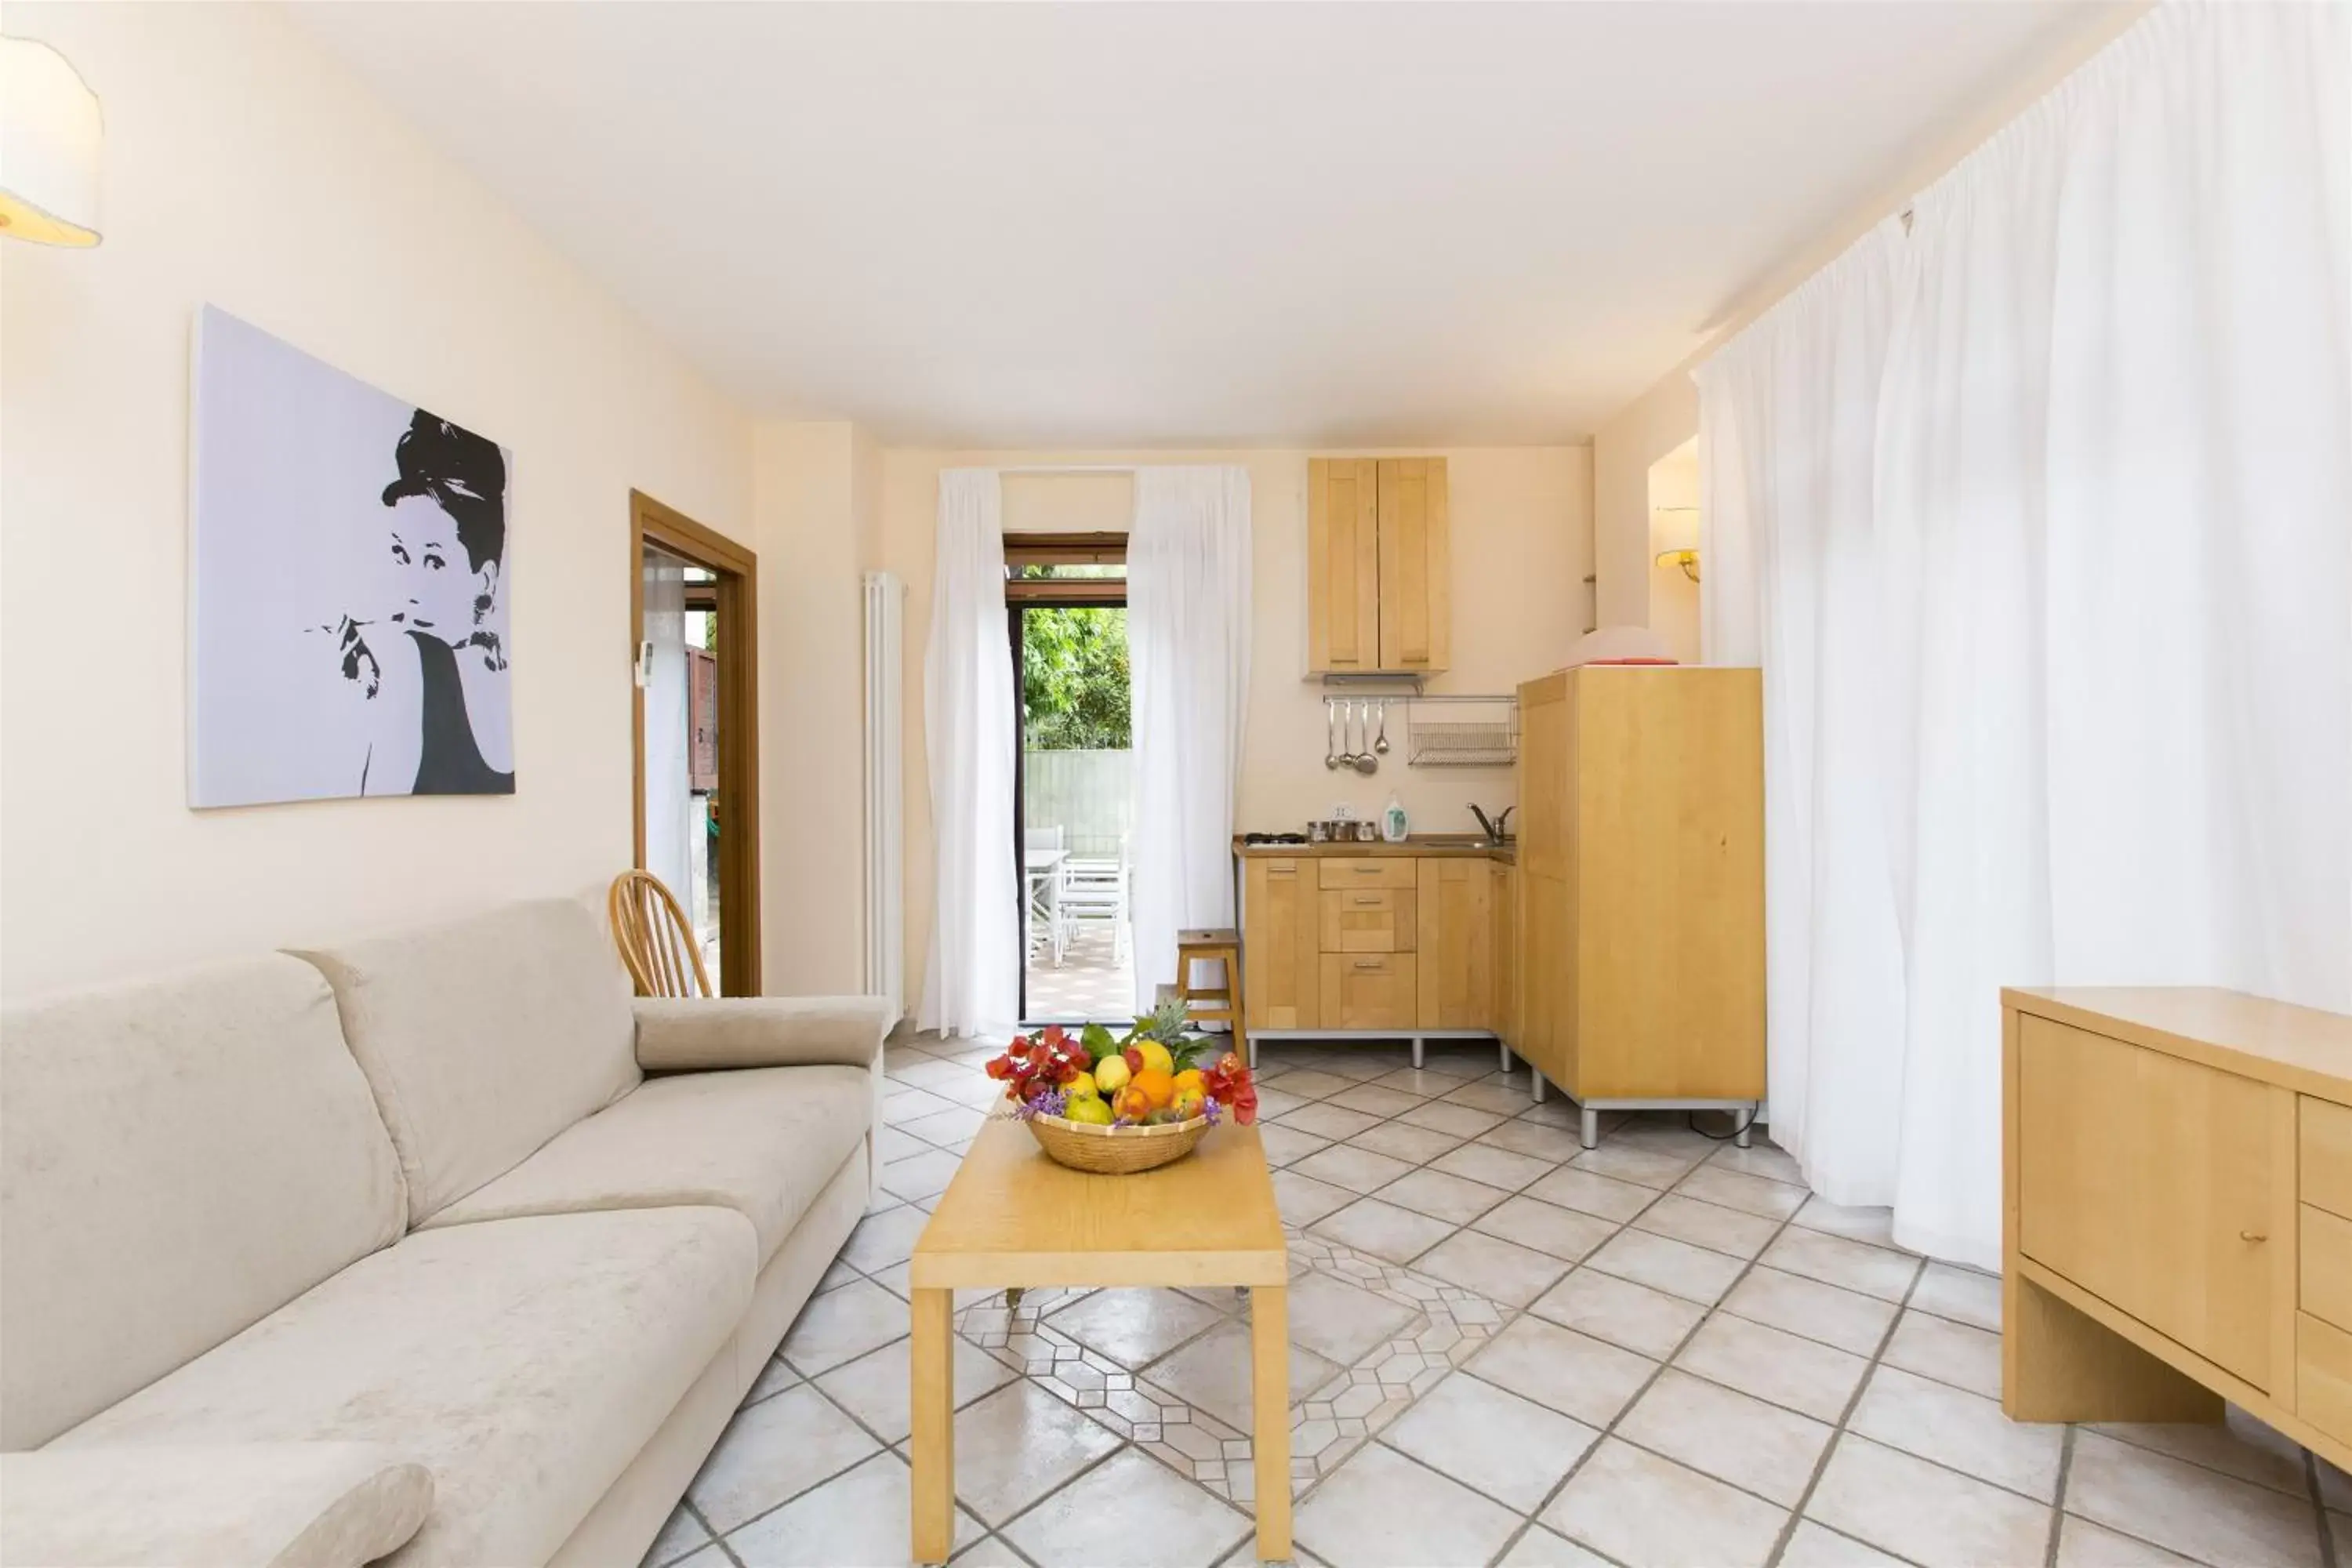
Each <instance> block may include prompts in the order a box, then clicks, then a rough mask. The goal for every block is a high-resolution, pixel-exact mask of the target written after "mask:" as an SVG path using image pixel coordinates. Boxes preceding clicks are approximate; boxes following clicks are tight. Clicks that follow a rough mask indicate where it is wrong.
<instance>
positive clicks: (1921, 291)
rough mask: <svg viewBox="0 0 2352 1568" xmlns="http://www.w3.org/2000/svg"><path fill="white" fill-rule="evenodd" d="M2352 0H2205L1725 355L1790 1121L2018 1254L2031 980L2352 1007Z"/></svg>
mask: <svg viewBox="0 0 2352 1568" xmlns="http://www.w3.org/2000/svg"><path fill="white" fill-rule="evenodd" d="M2347 142H2352V103H2347V14H2346V11H2345V8H2344V7H2341V6H2323V5H2313V6H2299V5H2221V6H2205V5H2193V4H2174V5H2166V6H2164V7H2162V8H2160V9H2158V11H2157V12H2155V13H2154V14H2153V15H2151V16H2148V17H2147V18H2146V19H2145V20H2143V21H2142V22H2140V23H2139V24H2138V25H2137V26H2135V27H2133V28H2132V29H2131V30H2130V31H2129V32H2127V33H2126V34H2125V35H2124V36H2123V37H2121V38H2119V39H2118V40H2116V43H2115V44H2113V45H2112V46H2110V47H2108V48H2107V49H2105V51H2103V52H2102V53H2101V54H2100V55H2099V56H2098V57H2096V58H2094V59H2093V60H2092V61H2091V62H2090V63H2089V64H2087V65H2086V66H2084V68H2082V69H2081V70H2079V71H2078V72H2076V73H2075V74H2074V76H2073V77H2072V78H2070V79H2068V80H2067V81H2066V82H2065V83H2064V84H2063V85H2062V86H2061V87H2060V88H2059V89H2057V90H2056V91H2055V92H2053V94H2051V95H2050V96H2049V97H2048V98H2046V99H2044V100H2042V101H2041V102H2040V103H2038V104H2036V105H2035V106H2034V107H2033V108H2032V110H2028V111H2027V112H2026V113H2025V114H2024V115H2023V116H2021V118H2020V119H2019V120H2017V121H2014V122H2012V123H2011V125H2009V126H2008V127H2006V128H2005V129H2004V130H2002V131H2001V132H2000V133H1998V134H1997V135H1996V136H1995V137H1994V138H1993V139H1992V140H1991V141H1990V142H1988V143H1987V144H1986V145H1985V146H1984V147H1982V148H1981V149H1979V151H1978V152H1977V153H1973V154H1972V155H1970V157H1969V159H1968V160H1966V161H1965V162H1964V163H1961V164H1960V166H1959V167H1958V168H1957V169H1956V170H1954V171H1953V173H1952V174H1949V175H1948V176H1947V177H1946V178H1945V179H1943V180H1941V181H1939V182H1938V183H1937V184H1935V185H1934V186H1932V187H1931V188H1929V189H1928V190H1927V191H1925V192H1923V193H1921V194H1920V195H1919V197H1918V198H1917V200H1916V203H1915V204H1914V209H1913V221H1912V223H1911V225H1910V227H1909V231H1908V233H1907V234H1906V233H1905V232H1904V230H1903V228H1902V226H1899V225H1895V224H1889V225H1888V226H1885V227H1883V228H1882V229H1880V230H1879V231H1877V232H1875V233H1874V234H1872V235H1871V236H1869V237H1867V238H1865V239H1864V241H1863V242H1862V243H1861V244H1860V245H1858V246H1857V247H1855V248H1854V249H1853V251H1852V252H1849V253H1848V255H1847V256H1845V257H1844V258H1841V259H1840V261H1839V262H1837V263H1835V264H1833V266H1832V268H1830V269H1829V270H1828V271H1827V272H1825V273H1824V274H1822V276H1821V277H1820V278H1817V279H1814V280H1813V281H1812V282H1811V283H1810V284H1808V285H1807V286H1806V287H1805V289H1801V290H1800V291H1799V292H1798V293H1797V294H1796V295H1794V296H1792V297H1791V298H1790V300H1787V301H1784V302H1783V303H1782V304H1781V305H1780V306H1779V307H1777V308H1776V309H1775V310H1773V311H1772V312H1771V313H1769V315H1767V316H1766V317H1765V318H1764V319H1763V320H1762V321H1759V322H1758V323H1757V324H1756V326H1754V327H1753V328H1751V329H1749V331H1747V332H1746V333H1744V334H1742V335H1741V336H1740V337H1739V338H1738V339H1736V340H1734V341H1733V342H1732V343H1731V344H1730V345H1728V346H1727V348H1726V349H1725V350H1724V351H1723V352H1722V353H1720V354H1718V355H1717V356H1716V357H1715V358H1714V359H1712V360H1710V361H1709V362H1708V363H1706V364H1705V365H1703V366H1702V367H1700V370H1699V372H1698V380H1699V385H1700V391H1701V399H1702V401H1701V410H1702V413H1701V442H1702V462H1703V464H1704V467H1705V470H1706V486H1707V490H1708V495H1707V500H1706V507H1707V510H1706V514H1705V515H1706V519H1707V523H1708V527H1709V530H1710V540H1709V542H1708V543H1707V545H1706V548H1707V549H1708V550H1709V551H1710V554H1709V557H1708V562H1709V565H1708V572H1707V581H1706V583H1705V584H1703V585H1702V588H1703V593H1704V594H1705V596H1706V602H1705V604H1704V605H1703V607H1702V614H1703V618H1704V622H1705V626H1706V637H1707V647H1708V649H1709V657H1710V658H1717V659H1719V660H1726V661H1733V662H1745V661H1748V660H1754V661H1758V662H1760V663H1761V664H1762V665H1763V667H1764V671H1765V709H1766V724H1767V737H1766V755H1765V777H1766V814H1767V826H1766V834H1767V841H1768V855H1769V859H1768V891H1767V900H1766V906H1767V907H1766V919H1767V927H1768V945H1769V951H1770V952H1771V961H1770V998H1769V1052H1770V1058H1769V1059H1770V1068H1769V1073H1770V1095H1771V1107H1772V1118H1773V1133H1774V1136H1775V1137H1776V1138H1778V1139H1780V1141H1781V1142H1784V1143H1786V1144H1787V1145H1788V1146H1789V1147H1790V1150H1791V1152H1794V1153H1795V1154H1796V1155H1797V1157H1798V1159H1799V1160H1800V1161H1801V1163H1802V1164H1803V1165H1804V1167H1805V1169H1806V1172H1807V1174H1808V1175H1809V1177H1811V1180H1812V1181H1813V1184H1814V1185H1815V1186H1816V1187H1817V1188H1818V1189H1819V1190H1820V1191H1821V1192H1822V1194H1824V1195H1825V1196H1827V1197H1828V1198H1829V1199H1831V1200H1832V1202H1838V1203H1849V1204H1892V1205H1894V1209H1895V1239H1896V1240H1897V1241H1898V1242H1901V1243H1903V1244H1904V1245H1906V1246H1909V1247H1916V1248H1918V1249H1920V1250H1923V1251H1927V1252H1930V1253H1935V1254H1938V1255H1941V1256H1945V1257H1951V1258H1961V1259H1964V1260H1967V1261H1969V1262H1974V1263H1979V1264H1987V1265H1992V1264H1997V1261H1998V1258H1999V1254H2000V1138H2001V1127H2000V1015H1999V992H2000V987H2001V986H2002V985H2004V984H2052V983H2055V984H2212V985H2225V986H2231V987H2235V988H2238V989H2242V990H2246V991H2252V992H2257V993H2260V994H2265V995H2270V996H2276V997H2280V998H2284V999H2285V1000H2288V1001H2292V1002H2299V1003H2303V1004H2305V1005H2312V1006H2318V1007H2327V1008H2333V1009H2336V1010H2339V1011H2352V521H2347V520H2352V327H2348V326H2347V300H2352V246H2347V213H2352V181H2347V151H2348V149H2347Z"/></svg>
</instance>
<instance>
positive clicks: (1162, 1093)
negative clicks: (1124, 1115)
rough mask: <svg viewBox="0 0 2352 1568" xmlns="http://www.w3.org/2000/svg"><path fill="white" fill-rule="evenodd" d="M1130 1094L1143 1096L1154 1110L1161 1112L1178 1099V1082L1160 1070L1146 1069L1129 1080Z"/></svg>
mask: <svg viewBox="0 0 2352 1568" xmlns="http://www.w3.org/2000/svg"><path fill="white" fill-rule="evenodd" d="M1129 1092H1130V1093H1133V1094H1140V1095H1142V1096H1143V1097H1144V1098H1145V1099H1146V1100H1149V1101H1150V1104H1151V1109H1152V1110H1164V1109H1166V1107H1167V1106H1168V1105H1169V1103H1170V1102H1171V1101H1172V1100H1174V1099H1175V1098H1176V1080H1175V1079H1172V1078H1171V1077H1169V1076H1168V1075H1167V1074H1166V1073H1164V1072H1162V1071H1160V1069H1159V1068H1144V1069H1143V1070H1142V1071H1141V1072H1139V1073H1137V1074H1136V1075H1135V1077H1134V1078H1133V1079H1130V1080H1129Z"/></svg>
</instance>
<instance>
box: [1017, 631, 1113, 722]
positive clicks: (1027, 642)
mask: <svg viewBox="0 0 2352 1568" xmlns="http://www.w3.org/2000/svg"><path fill="white" fill-rule="evenodd" d="M1021 704H1022V736H1023V741H1024V745H1025V746H1026V748H1027V749H1028V750H1030V751H1033V752H1099V751H1108V752H1123V751H1125V750H1127V747H1128V733H1129V731H1128V689H1127V612H1126V611H1125V610H1123V609H1111V608H1106V607H1092V606H1090V607H1088V608H1085V609H1068V610H1043V609H1039V610H1026V611H1024V612H1023V620H1022V626H1021Z"/></svg>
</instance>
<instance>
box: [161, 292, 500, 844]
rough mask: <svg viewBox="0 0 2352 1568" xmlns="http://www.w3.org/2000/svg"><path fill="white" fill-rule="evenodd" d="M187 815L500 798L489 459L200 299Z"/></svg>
mask: <svg viewBox="0 0 2352 1568" xmlns="http://www.w3.org/2000/svg"><path fill="white" fill-rule="evenodd" d="M195 383H196V384H195V431H194V464H193V469H194V472H193V487H194V493H193V496H192V499H191V503H190V504H191V521H192V527H193V539H192V544H191V547H190V551H189V564H190V579H191V586H190V603H189V658H190V665H191V682H192V686H193V692H192V700H191V702H190V704H189V712H190V729H191V733H190V736H189V775H188V793H189V804H190V805H198V806H215V805H257V804H259V803H262V802H268V801H294V800H322V799H330V798H333V797H336V796H347V795H511V794H512V793H513V792H514V723H513V699H512V696H511V687H512V684H513V681H512V673H513V672H512V669H511V659H512V657H513V649H512V647H511V646H510V644H509V638H508V636H507V605H508V601H509V594H510V588H509V584H510V582H511V578H510V574H509V560H510V559H511V556H512V550H511V546H510V544H509V540H508V537H507V475H508V471H509V467H510V464H509V455H508V453H507V452H506V450H505V449H504V448H503V447H499V445H498V444H497V443H496V442H494V441H491V440H489V439H488V438H487V437H483V436H479V435H477V434H476V433H475V432H473V431H471V430H468V429H467V428H465V427H464V426H459V425H455V424H452V423H451V422H449V421H448V420H446V419H443V418H440V417H439V416H436V415H435V414H433V413H432V412H430V411H429V410H426V409H423V408H419V407H417V406H415V405H414V404H410V403H404V402H403V401H402V400H401V399H399V398H396V397H394V396H392V395H389V394H387V393H383V392H380V391H378V390H376V389H375V388H374V387H373V386H370V385H368V384H366V383H365V382H362V381H360V380H358V379H356V378H355V377H352V376H350V375H346V374H343V373H342V372H341V371H339V370H337V369H335V368H334V367H333V366H332V365H330V364H326V363H322V362H320V361H319V360H316V359H313V358H311V357H310V355H308V354H306V353H302V352H301V351H300V350H299V349H296V348H294V347H292V346H291V345H289V344H288V343H285V342H280V341H278V339H276V338H274V337H271V336H270V335H269V334H268V333H267V332H265V331H261V330H260V329H259V328H257V327H254V326H252V325H249V324H248V323H247V322H245V321H239V320H237V319H236V317H234V316H232V315H229V314H228V313H227V312H226V311H224V310H216V309H215V308H213V307H211V306H206V307H205V309H204V311H203V313H202V315H201V317H200V318H199V320H198V321H197V328H196V376H195Z"/></svg>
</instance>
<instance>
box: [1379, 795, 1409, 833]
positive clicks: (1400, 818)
mask: <svg viewBox="0 0 2352 1568" xmlns="http://www.w3.org/2000/svg"><path fill="white" fill-rule="evenodd" d="M1404 832H1405V821H1404V807H1403V806H1402V805H1399V804H1398V803H1397V797H1396V796H1395V795H1390V796H1389V804H1388V805H1387V806H1386V807H1385V808H1384V809H1383V810H1382V811H1381V837H1382V838H1385V839H1387V840H1388V841H1389V842H1390V843H1391V844H1402V843H1403V842H1404Z"/></svg>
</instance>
